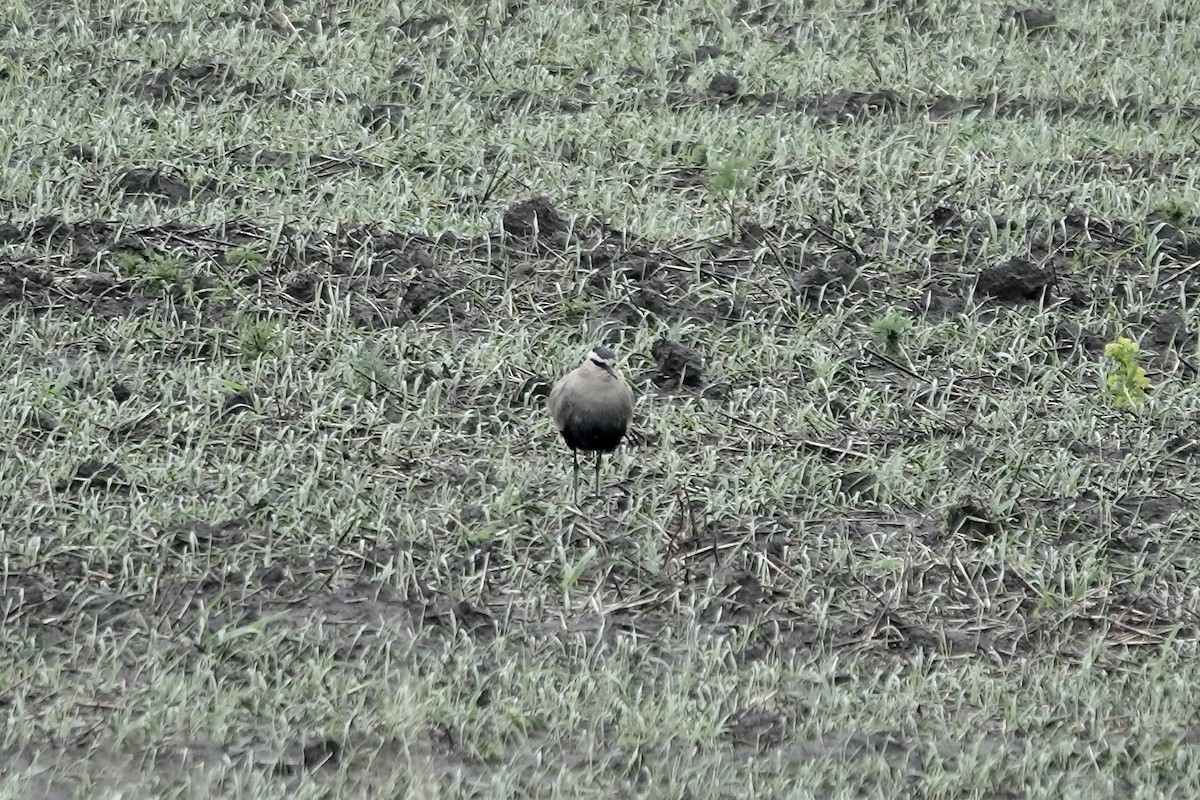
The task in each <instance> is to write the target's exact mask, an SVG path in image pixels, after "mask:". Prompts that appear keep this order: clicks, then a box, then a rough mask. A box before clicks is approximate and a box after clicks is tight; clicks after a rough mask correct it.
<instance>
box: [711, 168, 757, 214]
mask: <svg viewBox="0 0 1200 800" xmlns="http://www.w3.org/2000/svg"><path fill="white" fill-rule="evenodd" d="M753 168H754V161H753V160H752V159H750V158H747V157H745V156H729V157H727V158H724V159H721V160H719V161H718V160H714V159H713V158H712V154H711V153H710V154H709V155H708V166H707V169H708V190H709V191H710V192H711V193H712V195H713V197H715V198H717V199H718V200H721V201H724V202H725V204H726V207H727V209H728V212H729V225H730V229H731V232H736V231H737V227H738V222H737V217H738V214H737V200H738V198H739V197H740V196H742V195H743V194H744V193H745V191H746V189H747V187H749V186H750V183H751V177H752V176H751V171H752V170H753Z"/></svg>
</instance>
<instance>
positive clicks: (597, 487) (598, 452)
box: [596, 450, 604, 497]
mask: <svg viewBox="0 0 1200 800" xmlns="http://www.w3.org/2000/svg"><path fill="white" fill-rule="evenodd" d="M603 456H604V453H603V452H601V451H600V450H597V451H596V496H597V497H598V496H599V495H600V459H601V458H603Z"/></svg>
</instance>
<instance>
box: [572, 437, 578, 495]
mask: <svg viewBox="0 0 1200 800" xmlns="http://www.w3.org/2000/svg"><path fill="white" fill-rule="evenodd" d="M571 458H572V459H574V461H575V477H574V480H572V481H571V487H572V489H573V490H574V492H575V505H579V451H578V450H576V449H575V448H573V447H572V448H571Z"/></svg>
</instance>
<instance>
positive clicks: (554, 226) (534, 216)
mask: <svg viewBox="0 0 1200 800" xmlns="http://www.w3.org/2000/svg"><path fill="white" fill-rule="evenodd" d="M566 230H567V223H566V221H565V220H564V219H563V218H562V215H560V214H559V213H558V212H557V211H556V210H555V209H554V206H552V205H551V204H550V200H549V199H548V198H545V197H535V198H533V199H532V200H529V201H526V202H524V203H517V204H516V205H514V206H510V207H509V208H508V210H507V211H505V212H504V232H505V233H507V234H509V235H510V236H517V237H521V238H532V237H537V238H538V239H539V240H543V241H548V240H551V239H552V238H553V237H554V236H555V235H556V234H561V233H565V232H566Z"/></svg>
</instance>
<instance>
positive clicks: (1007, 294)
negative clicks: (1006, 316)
mask: <svg viewBox="0 0 1200 800" xmlns="http://www.w3.org/2000/svg"><path fill="white" fill-rule="evenodd" d="M1054 283H1055V276H1054V273H1053V272H1051V271H1050V270H1047V269H1041V268H1039V267H1036V266H1034V265H1033V264H1031V263H1030V262H1029V261H1026V260H1025V259H1023V258H1014V259H1012V260H1011V261H1006V262H1004V263H1003V264H1000V265H999V266H996V267H989V268H988V269H985V270H983V271H982V272H980V273H979V277H978V278H977V279H976V282H975V291H976V293H977V294H980V295H985V296H987V297H994V298H996V299H997V300H1001V301H1004V302H1038V301H1041V300H1042V299H1043V298H1045V296H1046V294H1047V292H1049V291H1050V288H1051V287H1052V286H1053V285H1054Z"/></svg>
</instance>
